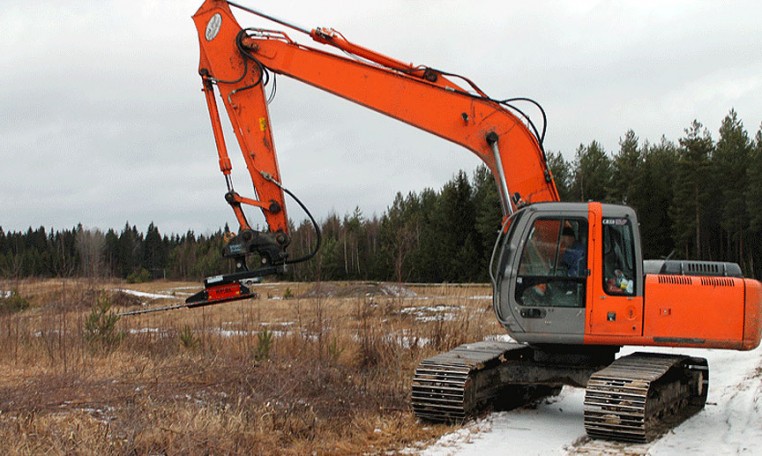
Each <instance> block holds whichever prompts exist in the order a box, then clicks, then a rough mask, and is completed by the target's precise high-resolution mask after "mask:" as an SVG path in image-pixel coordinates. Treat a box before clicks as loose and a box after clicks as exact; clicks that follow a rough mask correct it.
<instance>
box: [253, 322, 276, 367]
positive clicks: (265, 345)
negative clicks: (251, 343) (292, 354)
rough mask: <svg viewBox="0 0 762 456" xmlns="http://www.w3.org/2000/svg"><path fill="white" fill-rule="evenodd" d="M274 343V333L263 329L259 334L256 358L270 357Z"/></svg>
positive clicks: (264, 358) (260, 359) (259, 359)
mask: <svg viewBox="0 0 762 456" xmlns="http://www.w3.org/2000/svg"><path fill="white" fill-rule="evenodd" d="M272 345H273V333H272V332H270V331H268V330H267V329H263V330H262V331H260V332H259V333H258V334H257V349H256V351H255V352H254V359H256V360H257V361H264V360H267V359H270V349H271V348H272Z"/></svg>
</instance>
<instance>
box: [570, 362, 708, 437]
mask: <svg viewBox="0 0 762 456" xmlns="http://www.w3.org/2000/svg"><path fill="white" fill-rule="evenodd" d="M708 386H709V370H708V367H707V362H706V360H705V359H703V358H691V357H688V356H680V355H677V356H672V355H660V354H647V353H635V354H633V355H629V356H626V357H623V358H620V359H618V360H616V361H614V362H613V363H612V364H611V365H610V366H609V367H607V368H605V369H602V370H600V371H599V372H596V373H595V374H593V376H592V377H591V378H590V380H589V381H588V384H587V391H586V393H585V430H586V431H587V434H588V435H589V436H590V437H593V438H602V439H608V440H621V441H628V442H647V441H649V440H652V439H653V438H654V437H656V436H658V435H660V434H661V433H663V432H665V431H666V430H668V429H670V428H672V427H674V426H676V425H677V424H679V423H680V422H682V421H684V420H685V419H687V418H689V417H690V416H692V415H693V414H695V413H696V412H698V411H699V410H701V409H702V408H703V407H704V404H705V403H706V395H707V389H708Z"/></svg>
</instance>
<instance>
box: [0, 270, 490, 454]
mask: <svg viewBox="0 0 762 456" xmlns="http://www.w3.org/2000/svg"><path fill="white" fill-rule="evenodd" d="M0 289H2V290H5V291H9V290H11V289H13V290H16V291H17V292H18V295H19V296H22V297H24V298H26V299H27V300H28V301H29V304H30V305H29V307H28V308H27V309H26V310H24V311H22V312H17V313H6V314H4V315H2V316H0V345H1V346H2V347H3V350H2V351H0V439H1V441H2V442H3V443H2V446H3V447H4V454H40V453H46V454H72V453H74V454H125V453H129V454H135V453H136V454H188V453H190V454H199V453H206V454H209V453H211V454H224V453H243V454H274V453H280V454H310V453H316V454H358V453H366V454H374V453H378V454H385V453H388V452H391V453H395V452H399V451H403V450H406V449H407V450H408V451H409V450H412V449H415V448H422V447H424V446H425V445H427V444H428V443H430V442H432V441H433V440H434V439H436V438H437V437H439V436H441V435H443V434H445V433H447V432H449V431H451V430H452V429H454V428H453V427H450V426H444V425H436V426H432V425H422V424H420V423H418V422H417V421H416V419H415V418H414V416H413V414H412V412H411V410H410V409H409V406H408V402H409V394H410V382H411V379H412V374H413V370H414V368H415V366H416V365H417V363H418V362H419V360H421V359H423V358H424V357H427V356H430V355H432V354H434V353H436V352H440V351H444V350H448V349H450V348H452V347H454V346H456V345H458V344H461V343H464V342H469V341H475V340H482V339H484V338H485V337H489V336H493V335H500V334H503V331H502V329H501V328H500V326H499V325H498V324H497V323H496V321H495V319H494V316H493V313H492V309H491V300H490V295H491V291H490V289H489V287H488V286H486V285H485V286H456V285H451V286H444V285H443V286H410V285H404V286H399V285H394V284H378V283H310V284H307V283H263V284H257V285H254V289H255V290H256V291H257V293H258V294H259V298H258V299H255V300H247V301H239V302H234V303H228V304H223V305H219V306H213V307H205V308H199V309H181V310H173V311H168V312H162V313H151V314H144V315H139V316H126V317H122V318H121V319H120V320H119V321H118V322H116V325H115V326H114V327H113V328H109V327H108V324H107V321H106V318H105V316H102V318H101V319H100V320H97V319H96V320H93V318H94V317H93V315H94V311H93V310H92V309H93V306H94V305H96V304H97V303H99V302H100V304H104V303H110V304H111V305H112V306H113V307H112V310H116V311H121V310H135V309H138V308H141V306H148V307H151V306H166V305H172V304H176V303H180V302H182V300H183V299H185V297H186V296H188V295H189V294H191V293H192V292H193V291H195V290H197V289H198V285H197V284H195V283H170V282H153V283H146V284H137V285H129V286H128V285H126V284H123V283H111V282H100V283H94V282H84V281H76V280H45V281H21V282H13V283H9V282H6V283H0ZM120 290H121V291H120ZM106 315H108V314H106ZM96 316H97V315H96ZM93 321H95V324H94V323H93ZM98 323H99V324H100V326H99V325H98ZM109 329H113V331H109Z"/></svg>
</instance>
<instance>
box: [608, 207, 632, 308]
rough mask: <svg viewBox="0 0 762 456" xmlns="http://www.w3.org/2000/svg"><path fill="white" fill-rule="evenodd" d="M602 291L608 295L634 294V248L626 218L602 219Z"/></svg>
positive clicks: (630, 225)
mask: <svg viewBox="0 0 762 456" xmlns="http://www.w3.org/2000/svg"><path fill="white" fill-rule="evenodd" d="M603 290H604V291H605V292H606V293H607V294H610V295H627V296H632V295H634V294H635V292H636V290H635V247H634V237H633V234H632V224H631V222H630V219H628V218H604V219H603Z"/></svg>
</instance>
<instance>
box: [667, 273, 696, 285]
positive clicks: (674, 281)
mask: <svg viewBox="0 0 762 456" xmlns="http://www.w3.org/2000/svg"><path fill="white" fill-rule="evenodd" d="M659 283H668V284H671V285H693V279H692V278H691V277H686V276H673V275H660V276H659Z"/></svg>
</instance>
